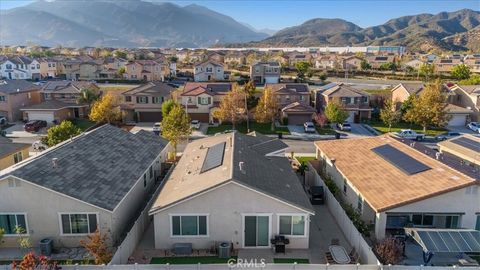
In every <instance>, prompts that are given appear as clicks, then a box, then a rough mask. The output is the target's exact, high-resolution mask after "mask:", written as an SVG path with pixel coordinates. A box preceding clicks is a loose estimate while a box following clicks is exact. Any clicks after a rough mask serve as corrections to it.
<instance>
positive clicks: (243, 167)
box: [238, 161, 247, 174]
mask: <svg viewBox="0 0 480 270" xmlns="http://www.w3.org/2000/svg"><path fill="white" fill-rule="evenodd" d="M238 168H239V169H240V172H241V173H243V174H246V173H247V172H246V171H245V162H243V161H240V162H239V163H238Z"/></svg>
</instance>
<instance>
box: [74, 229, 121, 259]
mask: <svg viewBox="0 0 480 270" xmlns="http://www.w3.org/2000/svg"><path fill="white" fill-rule="evenodd" d="M107 241H108V235H107V234H102V233H100V231H99V230H98V229H97V230H96V231H95V232H94V233H93V234H90V235H88V236H87V240H80V244H81V245H82V246H83V247H84V248H85V249H86V250H87V251H88V252H89V253H90V255H92V256H93V258H95V264H97V265H98V264H108V263H109V262H110V260H111V259H112V257H113V254H112V252H111V251H110V248H109V247H108V245H107Z"/></svg>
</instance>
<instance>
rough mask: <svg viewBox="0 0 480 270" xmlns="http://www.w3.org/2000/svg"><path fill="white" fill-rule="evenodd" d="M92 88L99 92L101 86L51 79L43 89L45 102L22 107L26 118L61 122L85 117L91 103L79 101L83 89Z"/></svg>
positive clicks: (84, 82)
mask: <svg viewBox="0 0 480 270" xmlns="http://www.w3.org/2000/svg"><path fill="white" fill-rule="evenodd" d="M85 89H91V90H93V91H97V92H99V87H98V86H97V85H96V84H95V83H92V82H87V81H51V82H47V83H46V84H45V85H44V86H43V88H42V89H41V91H40V92H41V94H43V102H41V103H39V104H35V105H31V106H27V107H25V108H22V109H21V111H23V119H24V120H44V121H47V123H49V124H51V123H59V122H61V121H63V120H66V119H71V118H85V117H87V115H88V110H89V105H88V104H80V103H78V99H79V98H80V97H81V95H82V91H83V90H85Z"/></svg>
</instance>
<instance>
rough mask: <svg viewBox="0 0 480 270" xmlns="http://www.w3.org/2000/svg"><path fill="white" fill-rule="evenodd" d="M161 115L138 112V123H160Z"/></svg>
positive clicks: (159, 113) (158, 113)
mask: <svg viewBox="0 0 480 270" xmlns="http://www.w3.org/2000/svg"><path fill="white" fill-rule="evenodd" d="M161 121H162V113H161V112H139V113H138V122H161Z"/></svg>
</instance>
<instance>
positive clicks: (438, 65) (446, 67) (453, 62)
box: [433, 58, 462, 74]
mask: <svg viewBox="0 0 480 270" xmlns="http://www.w3.org/2000/svg"><path fill="white" fill-rule="evenodd" d="M433 64H434V65H435V72H437V73H440V74H446V73H450V72H451V71H452V69H453V67H454V66H457V65H460V64H462V59H460V58H447V59H442V58H438V59H436V60H435V61H433Z"/></svg>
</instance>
